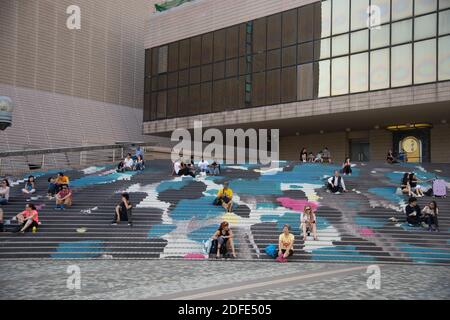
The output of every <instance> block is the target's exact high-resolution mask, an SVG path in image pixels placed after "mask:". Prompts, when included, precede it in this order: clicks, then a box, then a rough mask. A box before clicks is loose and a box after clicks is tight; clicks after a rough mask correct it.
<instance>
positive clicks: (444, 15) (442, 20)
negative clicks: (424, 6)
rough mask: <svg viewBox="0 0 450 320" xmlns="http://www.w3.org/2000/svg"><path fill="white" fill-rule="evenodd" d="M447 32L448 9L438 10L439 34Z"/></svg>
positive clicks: (449, 26) (448, 26) (448, 25)
mask: <svg viewBox="0 0 450 320" xmlns="http://www.w3.org/2000/svg"><path fill="white" fill-rule="evenodd" d="M449 2H450V1H449ZM447 33H450V10H447V11H443V12H439V35H441V34H447Z"/></svg>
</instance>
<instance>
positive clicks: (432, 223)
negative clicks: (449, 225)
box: [422, 201, 439, 231]
mask: <svg viewBox="0 0 450 320" xmlns="http://www.w3.org/2000/svg"><path fill="white" fill-rule="evenodd" d="M422 214H423V215H424V220H425V223H426V224H427V225H428V231H439V223H438V214H439V208H438V206H437V203H436V201H431V202H430V203H429V204H428V205H427V206H425V207H424V208H423V210H422Z"/></svg>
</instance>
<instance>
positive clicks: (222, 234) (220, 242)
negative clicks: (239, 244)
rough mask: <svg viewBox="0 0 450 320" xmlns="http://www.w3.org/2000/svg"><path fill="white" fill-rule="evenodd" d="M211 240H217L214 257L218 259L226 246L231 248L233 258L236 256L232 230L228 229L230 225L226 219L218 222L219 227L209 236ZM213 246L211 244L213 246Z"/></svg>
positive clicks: (225, 249)
mask: <svg viewBox="0 0 450 320" xmlns="http://www.w3.org/2000/svg"><path fill="white" fill-rule="evenodd" d="M211 239H212V240H213V241H217V243H216V244H217V246H216V247H217V251H216V252H215V253H216V258H217V259H220V257H221V253H223V252H226V251H227V249H228V248H230V249H231V254H232V256H233V258H236V251H235V250H234V243H233V232H232V231H231V229H230V225H229V224H228V222H227V221H224V222H222V223H221V224H220V226H219V229H217V231H216V232H215V233H214V235H213V236H212V238H211ZM214 247H215V246H214V245H213V248H214Z"/></svg>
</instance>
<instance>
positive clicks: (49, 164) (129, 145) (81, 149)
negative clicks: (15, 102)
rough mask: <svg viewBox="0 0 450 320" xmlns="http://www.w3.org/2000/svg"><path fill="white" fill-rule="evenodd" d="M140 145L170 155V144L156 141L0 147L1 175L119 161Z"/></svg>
mask: <svg viewBox="0 0 450 320" xmlns="http://www.w3.org/2000/svg"><path fill="white" fill-rule="evenodd" d="M137 146H140V147H141V148H142V149H143V151H144V153H146V152H147V153H149V152H151V154H154V153H156V154H159V157H162V158H165V157H167V154H169V153H170V151H171V148H168V147H163V146H159V145H158V143H154V142H116V143H115V144H109V145H90V146H77V147H63V148H49V149H27V150H13V151H0V176H14V175H18V174H23V173H25V172H32V171H33V170H48V169H52V168H55V169H56V168H67V167H72V168H77V167H82V166H87V165H90V164H92V165H93V164H104V163H116V162H119V161H120V160H121V159H123V158H124V157H125V155H126V154H127V153H129V152H130V153H134V151H135V148H136V147H137ZM146 158H147V157H146Z"/></svg>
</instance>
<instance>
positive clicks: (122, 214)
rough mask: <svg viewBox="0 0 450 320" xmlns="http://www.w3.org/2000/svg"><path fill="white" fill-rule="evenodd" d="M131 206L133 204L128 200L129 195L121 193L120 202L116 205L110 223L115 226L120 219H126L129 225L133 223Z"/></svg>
mask: <svg viewBox="0 0 450 320" xmlns="http://www.w3.org/2000/svg"><path fill="white" fill-rule="evenodd" d="M132 208H133V205H132V204H131V202H130V195H129V194H128V193H126V192H124V193H122V196H121V198H120V202H119V203H118V204H117V205H116V208H115V214H114V220H113V222H112V223H111V225H113V226H115V225H117V224H118V223H119V222H120V221H128V225H129V226H130V227H131V226H132V225H133V220H132V213H131V212H132Z"/></svg>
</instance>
